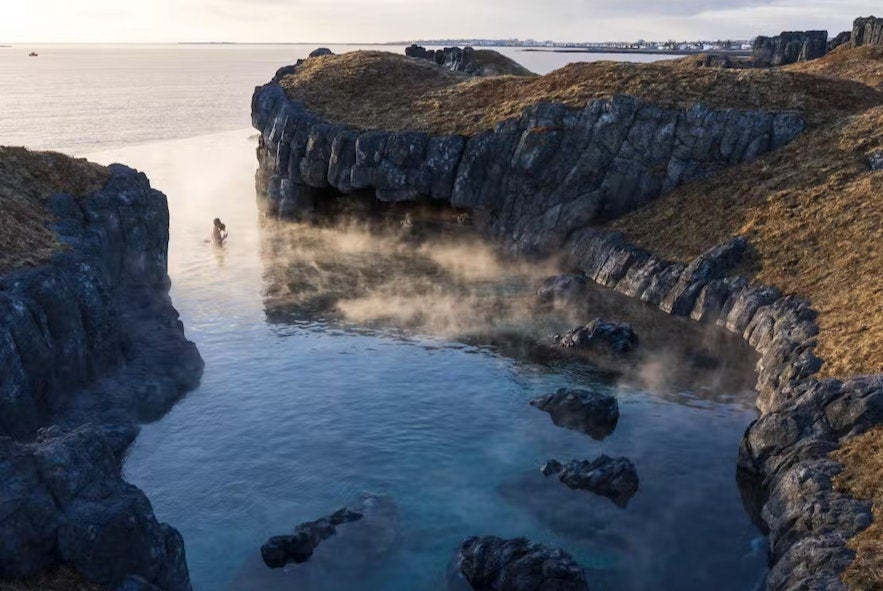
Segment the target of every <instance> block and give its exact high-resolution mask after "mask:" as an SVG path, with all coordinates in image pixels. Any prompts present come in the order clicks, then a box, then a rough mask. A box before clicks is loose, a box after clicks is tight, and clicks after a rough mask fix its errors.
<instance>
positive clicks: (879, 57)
mask: <svg viewBox="0 0 883 591" xmlns="http://www.w3.org/2000/svg"><path fill="white" fill-rule="evenodd" d="M785 69H786V70H788V71H790V72H803V73H807V74H815V75H817V76H825V77H827V78H839V79H842V80H851V81H853V82H860V83H862V84H867V85H868V86H871V87H873V88H876V89H877V90H883V47H881V46H879V45H863V46H862V47H849V46H848V45H842V46H840V47H838V48H837V49H835V50H834V51H832V52H831V53H829V54H828V55H826V56H825V57H823V58H820V59H817V60H812V61H808V62H799V63H796V64H792V65H790V66H786V68H785Z"/></svg>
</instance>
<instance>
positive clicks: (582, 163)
mask: <svg viewBox="0 0 883 591" xmlns="http://www.w3.org/2000/svg"><path fill="white" fill-rule="evenodd" d="M252 123H253V125H254V126H255V128H257V129H258V130H259V131H261V137H260V145H259V148H258V160H259V163H260V169H259V171H258V175H257V185H258V192H259V194H260V195H264V196H266V198H267V201H268V207H269V209H270V210H271V211H273V212H274V213H278V214H279V215H282V216H295V215H298V214H300V215H306V214H308V213H309V211H311V209H312V208H314V207H316V205H317V199H322V196H321V195H320V191H321V190H323V189H329V188H330V189H333V190H336V191H339V192H341V193H352V192H356V191H365V190H368V191H371V192H373V194H374V195H375V196H376V198H377V199H378V200H379V201H381V202H387V203H390V202H413V201H418V200H432V201H437V202H447V203H449V204H450V205H451V206H453V207H456V208H461V209H466V210H470V211H472V212H474V213H475V214H476V216H475V217H476V220H477V221H478V222H479V224H480V226H481V228H482V230H484V231H485V232H486V233H487V234H489V235H491V236H494V237H497V238H500V239H502V240H503V241H504V242H505V243H506V244H507V245H508V246H510V247H511V248H512V249H513V250H515V251H518V252H523V253H531V252H549V251H552V250H554V249H556V248H559V247H560V246H561V245H562V244H563V243H564V241H565V240H566V239H567V237H568V235H569V234H570V233H571V232H572V231H573V230H575V229H577V228H580V227H583V226H584V225H586V224H589V223H594V222H599V221H603V220H607V219H611V218H614V217H616V216H618V215H621V214H622V213H624V212H627V211H629V210H631V209H634V208H636V207H639V206H640V205H642V204H644V203H646V202H647V201H649V200H652V199H655V198H656V197H658V196H659V195H661V194H662V193H664V192H666V191H669V190H671V189H672V188H674V187H676V186H678V185H679V184H681V183H683V182H687V181H689V180H691V179H695V178H698V177H702V176H707V175H710V174H713V173H714V172H715V171H716V170H719V169H720V168H722V167H725V166H727V165H731V164H736V163H739V162H743V161H746V160H751V159H753V158H755V157H756V156H757V155H759V154H761V153H763V152H766V151H769V150H774V149H776V148H778V147H780V146H783V145H785V144H786V143H788V142H790V141H791V140H792V139H794V138H795V137H796V136H797V135H798V134H800V133H801V132H802V131H803V128H804V121H803V119H802V117H801V116H800V115H798V114H795V113H770V112H764V111H737V110H712V109H708V108H705V107H702V106H700V105H697V106H695V107H693V108H689V109H675V108H661V107H657V106H655V105H652V104H648V103H645V102H642V101H640V100H638V99H635V98H632V97H628V96H619V97H615V98H613V99H602V100H596V101H591V102H589V103H588V104H587V105H586V106H585V107H584V108H582V109H575V108H569V107H566V106H563V105H560V104H554V103H540V104H536V105H534V106H532V107H528V108H527V109H525V110H524V112H523V114H522V115H521V117H520V118H517V119H512V120H508V121H504V122H503V123H500V124H499V125H497V127H496V129H494V130H493V131H488V132H484V133H479V134H477V135H474V136H470V137H464V136H458V135H432V134H427V133H421V132H384V131H363V130H360V129H356V128H352V127H349V126H345V125H339V124H332V123H329V122H327V121H325V120H323V119H322V118H321V117H320V116H319V115H317V114H315V113H313V112H312V111H310V109H309V107H308V106H307V105H305V104H304V103H302V102H300V101H296V100H292V99H289V98H288V97H287V96H286V94H285V91H284V90H283V88H282V87H281V86H279V85H278V84H277V83H275V82H271V83H270V84H267V85H265V86H262V87H259V88H257V89H256V90H255V93H254V97H253V99H252ZM317 190H318V191H317Z"/></svg>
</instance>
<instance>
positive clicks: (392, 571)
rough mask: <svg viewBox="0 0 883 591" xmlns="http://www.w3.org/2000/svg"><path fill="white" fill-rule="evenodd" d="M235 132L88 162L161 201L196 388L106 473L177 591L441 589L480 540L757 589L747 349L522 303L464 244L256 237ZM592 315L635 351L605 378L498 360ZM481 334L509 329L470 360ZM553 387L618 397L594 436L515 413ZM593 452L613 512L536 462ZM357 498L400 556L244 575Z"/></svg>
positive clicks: (631, 316) (527, 411) (662, 584)
mask: <svg viewBox="0 0 883 591" xmlns="http://www.w3.org/2000/svg"><path fill="white" fill-rule="evenodd" d="M247 135H248V134H247V133H241V134H238V135H237V134H224V135H220V136H210V137H205V138H196V139H192V140H186V141H179V142H168V143H164V144H160V145H154V146H145V147H139V148H132V149H128V150H124V151H118V152H114V153H110V154H104V155H99V158H100V159H103V160H105V161H107V160H124V161H126V162H130V163H132V164H134V165H136V166H138V167H139V168H141V169H142V170H144V171H145V172H147V173H148V174H149V176H150V177H151V179H152V180H153V182H154V185H155V186H157V187H158V188H160V189H162V190H164V191H165V192H166V193H167V194H168V196H169V201H170V207H171V211H172V228H171V230H172V245H171V255H170V256H171V258H170V269H171V275H172V280H173V293H172V295H173V297H174V300H175V304H176V306H177V307H178V308H179V310H180V311H181V313H182V318H183V320H184V322H185V325H186V326H187V331H188V336H189V337H190V338H192V339H194V340H196V342H197V343H198V345H199V347H200V351H201V353H202V355H203V357H204V358H205V360H206V370H205V376H204V378H203V382H202V385H201V386H200V388H199V389H198V390H196V391H194V392H192V393H190V394H189V395H188V396H187V397H186V398H185V399H184V400H183V401H181V402H180V403H179V404H178V405H177V406H176V407H175V408H174V409H173V410H172V412H171V413H169V415H168V416H166V417H165V418H164V419H163V420H161V421H160V422H158V423H155V424H151V425H147V426H145V427H144V429H143V431H142V433H141V435H140V436H139V438H138V440H137V441H136V443H135V444H134V446H133V447H132V449H131V450H130V454H129V457H128V459H127V461H126V465H125V474H126V477H127V478H128V479H129V480H130V481H131V482H133V483H134V484H135V485H137V486H139V487H141V488H142V489H144V490H145V492H146V493H147V494H148V496H149V497H150V499H151V501H152V503H153V505H154V508H155V511H156V513H157V516H158V517H159V518H160V519H161V520H164V521H167V522H169V523H172V524H174V525H175V527H177V528H178V529H179V530H180V531H181V533H182V534H183V536H184V539H185V541H186V545H187V559H188V564H189V566H190V570H191V574H192V578H193V582H194V587H195V589H197V591H215V590H223V589H247V588H260V589H264V590H267V591H273V590H276V589H278V590H280V591H281V590H282V589H291V588H294V586H295V585H297V588H298V589H316V590H329V591H330V590H332V589H353V590H355V591H358V590H364V591H392V590H401V589H409V590H426V591H429V590H441V589H444V588H445V578H446V571H447V567H448V562H449V560H450V557H451V555H452V553H453V552H454V550H455V548H456V547H457V545H458V544H459V543H460V542H461V541H462V540H463V539H464V538H465V537H467V536H470V535H476V534H495V535H500V536H504V537H515V536H527V537H529V538H530V539H532V540H535V541H538V542H542V543H546V544H550V545H554V546H558V547H562V548H565V549H567V550H568V551H569V552H571V553H572V554H573V555H574V557H575V558H576V559H577V560H578V561H580V562H581V563H582V564H584V565H586V566H587V567H589V568H590V573H589V580H590V584H591V587H592V589H601V590H605V589H610V590H613V589H615V590H619V591H622V590H645V589H652V588H663V589H687V590H689V589H695V590H700V589H702V590H704V589H709V588H714V589H723V590H748V589H753V588H754V587H755V585H756V584H757V582H758V580H759V579H760V578H761V577H762V576H763V571H764V562H765V557H764V556H763V555H762V554H763V553H762V552H758V551H757V547H758V542H757V540H758V538H759V533H758V532H757V530H756V529H755V528H754V527H753V526H752V524H751V523H750V520H749V518H748V516H747V515H746V513H745V511H744V509H743V507H742V505H741V502H740V498H739V492H738V488H737V486H736V482H735V459H736V453H737V448H738V442H739V438H740V436H741V433H742V431H743V430H744V428H745V426H746V425H747V424H748V422H749V421H750V420H751V419H752V418H753V417H754V416H755V415H754V411H753V410H752V409H751V408H750V403H749V400H750V394H749V393H748V392H746V388H745V384H746V380H750V377H751V375H750V371H749V370H750V359H749V358H748V356H747V355H742V354H741V353H740V354H739V355H735V357H736V358H737V359H736V361H733V360H732V359H731V358H730V357H728V356H727V355H722V353H725V352H727V351H728V350H729V349H730V348H731V347H733V346H734V345H733V342H732V341H731V340H728V339H724V338H723V337H720V336H715V335H717V332H714V334H712V333H707V334H706V333H705V332H704V331H703V330H701V329H699V328H698V327H696V326H695V325H694V324H692V323H688V322H680V321H678V320H676V319H671V318H668V317H666V316H664V315H662V314H661V313H659V312H656V311H651V310H647V309H646V308H643V307H641V306H636V305H635V304H634V302H630V301H629V300H625V299H623V298H618V297H617V296H616V295H615V294H611V293H610V292H608V291H601V290H596V291H593V292H592V297H591V299H590V302H589V304H587V307H588V309H587V310H583V311H580V310H568V309H562V308H558V309H542V308H538V307H536V305H535V303H534V300H533V298H532V297H531V296H530V294H531V293H532V292H533V290H534V289H535V287H536V283H537V281H538V280H539V279H540V278H542V277H543V276H545V275H546V274H547V273H549V271H550V268H549V267H547V266H544V265H538V266H532V265H523V264H510V263H508V262H506V261H505V260H502V259H499V258H498V257H497V256H496V255H495V254H494V253H493V251H492V250H491V249H488V248H486V247H483V246H481V245H480V243H478V242H476V241H474V240H473V239H471V238H469V237H468V235H465V234H463V235H459V236H458V237H457V239H456V240H451V241H444V240H430V241H425V240H420V239H418V240H415V239H414V236H413V235H411V234H410V233H409V232H403V231H402V230H401V226H399V227H398V229H395V231H386V232H382V233H377V232H375V231H374V230H373V229H369V228H365V227H352V226H350V227H344V228H340V227H336V228H311V227H306V226H301V225H289V224H280V223H262V222H261V221H260V220H259V218H258V214H257V212H256V208H255V200H254V192H253V186H252V179H253V172H254V167H255V164H254V156H253V143H252V142H249V141H246V140H245V138H246V137H247ZM215 217H220V218H222V219H223V220H225V222H226V223H227V225H228V228H229V230H230V239H229V241H228V243H227V244H226V247H225V248H224V249H222V250H213V249H212V248H211V245H209V244H206V243H205V239H206V238H208V236H209V232H210V230H211V220H212V219H213V218H215ZM594 316H606V317H610V318H619V319H624V320H629V321H632V322H633V323H634V324H635V327H636V330H637V332H638V334H639V335H640V337H641V349H642V350H644V351H645V354H644V355H645V357H640V358H638V360H637V361H636V362H634V363H633V364H632V365H631V366H629V364H625V366H624V367H622V368H620V369H621V370H622V371H623V375H622V377H620V378H617V379H613V378H611V377H610V373H609V372H608V371H606V369H607V368H605V367H604V366H603V360H597V364H596V363H595V360H589V361H591V363H587V362H586V361H585V360H576V359H557V360H555V359H553V360H549V359H543V360H542V362H541V363H537V362H534V361H532V360H533V359H534V358H533V356H532V355H531V353H532V352H533V349H532V348H529V347H523V348H519V347H515V351H514V352H513V356H507V355H502V354H501V352H504V351H506V347H507V343H511V342H512V341H514V342H516V343H522V344H523V343H530V342H540V341H542V339H543V338H544V337H545V335H547V334H548V333H550V332H555V331H557V330H560V329H561V328H570V327H572V326H575V325H576V324H579V323H585V322H587V321H588V320H590V319H591V318H593V317H594ZM501 332H502V333H505V334H512V333H516V337H515V338H507V339H501V342H499V343H495V345H496V346H495V347H490V348H488V347H484V346H479V343H480V342H481V340H480V339H483V338H485V337H488V336H492V335H493V334H499V333H501ZM740 351H741V350H740ZM522 353H526V354H524V355H522ZM692 358H695V359H698V360H699V361H691V359H692ZM739 358H744V359H741V360H740V359H739ZM653 359H656V362H655V364H653V363H651V361H652V360H653ZM599 366H600V367H601V369H603V370H604V371H601V369H599ZM679 368H687V369H686V370H684V371H669V370H673V369H674V370H678V369H679ZM703 368H705V369H703ZM642 376H643V377H642ZM648 376H649V377H648ZM651 378H653V379H651ZM564 386H569V387H574V386H575V387H585V388H594V389H599V390H604V391H608V392H613V393H615V394H616V395H617V397H618V398H619V402H620V412H621V418H620V420H619V423H618V425H617V427H616V430H615V431H614V433H613V434H612V435H611V436H610V437H608V438H606V439H604V441H601V442H598V441H593V440H592V439H591V438H589V437H588V436H586V435H583V434H581V433H578V432H574V431H570V430H567V429H562V428H559V427H556V426H554V425H553V424H552V423H551V421H550V420H549V417H548V415H547V414H545V413H542V412H540V411H537V410H536V409H534V408H532V407H530V406H529V404H528V402H529V400H530V399H531V398H533V397H535V396H537V395H540V394H543V393H546V392H550V391H552V390H554V389H557V388H559V387H564ZM601 453H606V454H608V455H611V456H614V457H616V456H621V455H623V456H627V457H629V458H631V459H632V460H633V461H634V462H635V464H636V466H637V469H638V473H639V476H640V480H641V485H640V490H639V491H638V493H637V495H636V496H635V497H634V498H633V499H632V501H631V502H630V503H629V505H628V507H627V508H625V509H620V508H619V507H617V506H616V505H614V504H613V503H611V502H610V501H609V500H607V499H605V498H603V497H598V496H595V495H592V494H589V493H586V492H583V491H572V490H570V489H567V488H566V487H564V486H561V485H560V483H558V482H557V481H555V480H554V479H546V478H544V477H542V476H541V475H540V472H539V466H540V465H541V464H542V463H543V462H544V461H546V460H547V459H549V458H552V457H554V458H558V459H560V460H569V459H577V458H580V459H581V458H586V459H592V458H594V457H595V456H597V455H599V454H601ZM362 492H371V493H376V494H384V495H389V496H390V497H391V498H392V499H394V501H395V503H396V506H397V513H396V515H397V517H396V520H395V522H394V527H395V528H396V531H397V536H396V540H397V543H396V544H395V546H394V547H392V548H391V549H390V551H389V552H386V553H384V554H383V555H382V556H378V557H375V558H372V559H371V560H370V561H368V563H367V567H366V568H365V570H364V571H360V575H359V577H358V582H357V583H354V582H353V581H343V580H342V579H341V578H340V577H345V576H346V575H345V574H344V573H345V572H347V569H335V568H334V567H333V565H334V564H335V561H336V560H337V558H338V556H339V555H340V553H341V552H359V548H353V547H352V541H351V540H350V541H349V542H348V541H347V538H346V531H345V530H344V529H342V530H341V533H340V534H339V535H340V538H339V540H338V541H337V542H335V543H334V544H329V545H328V546H322V547H320V548H319V549H318V550H317V553H316V565H317V566H314V567H307V568H308V569H309V572H307V571H303V570H299V568H300V567H298V566H289V567H288V568H287V569H284V570H278V571H269V570H267V569H266V567H265V566H263V564H262V563H261V562H260V557H259V547H260V545H261V544H262V543H263V542H264V541H265V540H266V539H267V538H268V537H269V536H271V535H277V534H284V533H286V532H287V531H288V530H289V529H291V528H293V527H294V526H295V525H296V524H297V523H300V522H302V521H307V520H312V519H316V518H318V517H319V516H322V515H327V514H328V513H330V512H332V511H334V510H336V509H338V508H339V507H342V506H344V505H346V504H348V503H350V502H352V501H353V500H354V499H355V498H356V497H358V495H359V494H360V493H362ZM335 548H338V550H337V551H335ZM358 557H359V558H364V557H363V556H362V555H361V554H360V555H358ZM328 563H330V564H331V565H332V567H331V568H330V569H329V568H325V569H324V570H323V569H322V568H319V565H323V564H328ZM360 564H363V562H362V563H360ZM339 571H340V572H339ZM309 573H312V574H309ZM316 573H319V574H316ZM305 578H306V579H307V582H304V579H305Z"/></svg>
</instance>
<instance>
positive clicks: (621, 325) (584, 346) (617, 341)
mask: <svg viewBox="0 0 883 591" xmlns="http://www.w3.org/2000/svg"><path fill="white" fill-rule="evenodd" d="M552 340H553V341H554V342H555V344H556V345H558V346H559V347H563V348H565V349H577V350H589V349H593V350H598V349H602V350H607V351H610V352H612V353H616V354H620V355H621V354H623V353H628V352H629V351H632V350H634V349H635V348H636V347H637V346H638V336H637V335H636V334H635V331H634V330H633V329H632V326H631V324H628V323H626V322H609V321H607V320H602V319H601V318H596V319H595V320H592V321H591V322H590V323H589V324H587V325H585V326H580V327H577V328H574V329H573V330H571V331H569V332H566V333H564V334H557V335H555V336H554V337H552Z"/></svg>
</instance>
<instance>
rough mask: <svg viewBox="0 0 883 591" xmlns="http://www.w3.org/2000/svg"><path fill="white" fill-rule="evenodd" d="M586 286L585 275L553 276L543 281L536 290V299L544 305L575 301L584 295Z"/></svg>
mask: <svg viewBox="0 0 883 591" xmlns="http://www.w3.org/2000/svg"><path fill="white" fill-rule="evenodd" d="M586 285H587V280H586V276H585V275H580V274H578V273H568V274H566V275H554V276H552V277H549V278H547V279H545V280H544V281H543V283H542V285H540V287H539V289H538V290H537V297H538V298H539V299H540V301H541V302H546V303H548V302H553V301H555V300H576V299H578V298H579V297H580V296H582V295H584V294H585V292H586Z"/></svg>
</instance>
